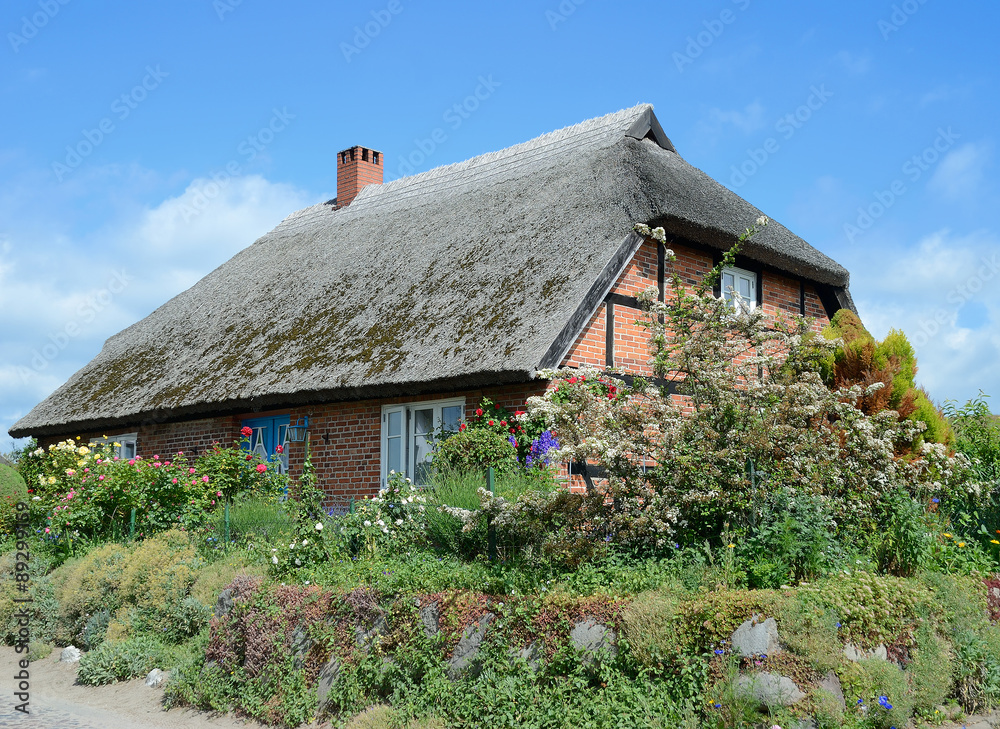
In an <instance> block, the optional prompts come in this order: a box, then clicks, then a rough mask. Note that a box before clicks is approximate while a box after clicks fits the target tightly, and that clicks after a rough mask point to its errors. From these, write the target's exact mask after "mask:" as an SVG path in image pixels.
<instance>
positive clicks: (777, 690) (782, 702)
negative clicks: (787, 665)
mask: <svg viewBox="0 0 1000 729" xmlns="http://www.w3.org/2000/svg"><path fill="white" fill-rule="evenodd" d="M736 691H737V692H738V693H740V694H742V695H744V696H750V697H753V698H754V699H756V700H757V701H759V702H760V703H761V704H763V705H764V706H791V705H792V704H797V703H798V702H800V701H802V699H804V698H805V697H806V695H805V694H804V693H802V692H801V691H800V690H799V687H798V686H796V685H795V682H794V681H792V679H790V678H788V676H776V675H774V674H773V673H753V674H750V675H743V676H740V677H739V678H738V679H736Z"/></svg>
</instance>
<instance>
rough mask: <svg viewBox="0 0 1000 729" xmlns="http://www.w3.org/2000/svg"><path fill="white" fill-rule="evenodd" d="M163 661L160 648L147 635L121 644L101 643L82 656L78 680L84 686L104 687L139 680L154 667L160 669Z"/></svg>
mask: <svg viewBox="0 0 1000 729" xmlns="http://www.w3.org/2000/svg"><path fill="white" fill-rule="evenodd" d="M166 658H167V653H166V651H165V650H164V647H163V645H162V644H161V643H160V642H158V641H156V640H154V639H153V638H150V637H148V636H138V637H136V638H133V639H131V640H127V641H125V642H124V643H103V644H102V645H101V646H100V647H98V648H97V649H95V650H92V651H88V652H87V653H84V654H83V656H81V658H80V670H79V672H78V673H77V681H78V682H79V683H82V684H84V685H87V686H103V685H104V684H108V683H114V682H115V681H127V680H129V679H132V678H141V677H143V676H145V675H146V674H147V673H149V672H150V671H152V670H153V669H154V668H159V667H162V666H163V665H164V661H165V660H166Z"/></svg>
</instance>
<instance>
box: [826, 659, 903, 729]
mask: <svg viewBox="0 0 1000 729" xmlns="http://www.w3.org/2000/svg"><path fill="white" fill-rule="evenodd" d="M840 680H841V684H842V686H843V688H844V696H845V698H846V699H847V705H848V706H850V707H852V712H853V713H856V714H860V715H863V716H867V718H868V721H869V726H872V727H875V728H877V729H889V727H902V726H906V725H907V722H908V721H909V720H910V717H911V716H912V715H913V696H912V694H911V693H910V687H909V685H908V683H907V680H906V674H905V673H904V672H903V670H902V669H901V668H900V667H899V666H897V665H896V664H895V663H892V662H890V661H885V660H882V659H881V658H865V659H862V660H860V661H857V662H849V663H847V664H846V665H845V666H843V667H842V669H841V671H840ZM890 706H891V707H892V708H888V707H890Z"/></svg>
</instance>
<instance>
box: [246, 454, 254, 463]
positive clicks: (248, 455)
mask: <svg viewBox="0 0 1000 729" xmlns="http://www.w3.org/2000/svg"><path fill="white" fill-rule="evenodd" d="M252 458H253V456H251V455H250V454H249V453H248V454H247V460H248V461H249V460H250V459H252Z"/></svg>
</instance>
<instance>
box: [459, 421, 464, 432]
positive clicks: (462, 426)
mask: <svg viewBox="0 0 1000 729" xmlns="http://www.w3.org/2000/svg"><path fill="white" fill-rule="evenodd" d="M458 430H459V432H461V431H463V430H465V423H462V424H460V425H459V426H458Z"/></svg>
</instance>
